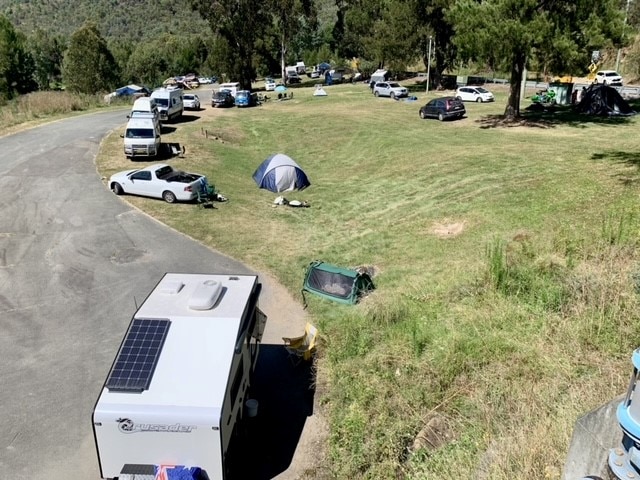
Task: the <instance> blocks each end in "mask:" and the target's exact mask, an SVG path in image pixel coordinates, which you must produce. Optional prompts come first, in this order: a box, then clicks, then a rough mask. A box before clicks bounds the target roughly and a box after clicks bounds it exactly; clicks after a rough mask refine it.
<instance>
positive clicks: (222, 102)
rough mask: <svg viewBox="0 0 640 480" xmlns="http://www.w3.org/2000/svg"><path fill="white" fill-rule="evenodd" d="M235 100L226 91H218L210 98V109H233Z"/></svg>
mask: <svg viewBox="0 0 640 480" xmlns="http://www.w3.org/2000/svg"><path fill="white" fill-rule="evenodd" d="M234 103H235V100H234V98H233V95H231V92H229V91H227V90H220V91H218V92H214V93H213V95H212V97H211V106H212V107H233V105H234Z"/></svg>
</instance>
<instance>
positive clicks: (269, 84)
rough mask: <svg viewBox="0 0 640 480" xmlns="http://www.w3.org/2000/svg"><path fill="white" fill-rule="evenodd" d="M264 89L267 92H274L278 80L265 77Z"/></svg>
mask: <svg viewBox="0 0 640 480" xmlns="http://www.w3.org/2000/svg"><path fill="white" fill-rule="evenodd" d="M264 89H265V90H266V91H267V92H273V91H274V90H275V89H276V81H275V80H274V79H273V78H271V77H267V78H265V79H264Z"/></svg>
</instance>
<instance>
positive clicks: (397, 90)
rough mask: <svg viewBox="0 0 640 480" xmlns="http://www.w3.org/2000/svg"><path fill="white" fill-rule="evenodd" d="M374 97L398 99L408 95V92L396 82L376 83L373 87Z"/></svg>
mask: <svg viewBox="0 0 640 480" xmlns="http://www.w3.org/2000/svg"><path fill="white" fill-rule="evenodd" d="M373 94H374V95H375V96H376V97H391V98H399V97H406V96H407V95H409V90H407V89H406V88H405V87H403V86H402V85H400V84H399V83H397V82H378V83H376V84H375V85H374V86H373Z"/></svg>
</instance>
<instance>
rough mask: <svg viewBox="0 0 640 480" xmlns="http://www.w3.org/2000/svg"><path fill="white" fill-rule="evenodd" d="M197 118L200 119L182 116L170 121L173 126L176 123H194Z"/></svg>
mask: <svg viewBox="0 0 640 480" xmlns="http://www.w3.org/2000/svg"><path fill="white" fill-rule="evenodd" d="M199 118H200V117H198V116H197V115H187V114H182V115H180V117H178V118H175V119H173V120H171V123H173V124H176V123H190V122H195V121H196V120H198V119H199Z"/></svg>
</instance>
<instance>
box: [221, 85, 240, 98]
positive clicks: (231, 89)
mask: <svg viewBox="0 0 640 480" xmlns="http://www.w3.org/2000/svg"><path fill="white" fill-rule="evenodd" d="M240 89H241V88H240V82H227V83H221V84H219V85H218V91H219V92H221V91H222V90H228V91H229V92H231V96H232V97H233V98H236V93H238V90H240Z"/></svg>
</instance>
